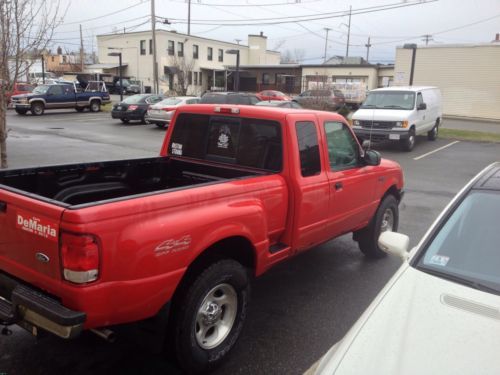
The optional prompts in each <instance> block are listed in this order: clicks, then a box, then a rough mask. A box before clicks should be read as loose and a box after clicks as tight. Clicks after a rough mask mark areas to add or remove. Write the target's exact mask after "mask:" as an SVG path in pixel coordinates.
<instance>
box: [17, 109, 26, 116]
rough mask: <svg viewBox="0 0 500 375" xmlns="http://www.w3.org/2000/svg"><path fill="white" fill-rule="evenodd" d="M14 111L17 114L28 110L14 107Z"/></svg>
mask: <svg viewBox="0 0 500 375" xmlns="http://www.w3.org/2000/svg"><path fill="white" fill-rule="evenodd" d="M15 111H16V113H17V114H18V115H25V114H26V113H27V112H28V110H27V109H20V108H16V109H15Z"/></svg>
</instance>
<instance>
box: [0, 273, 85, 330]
mask: <svg viewBox="0 0 500 375" xmlns="http://www.w3.org/2000/svg"><path fill="white" fill-rule="evenodd" d="M0 297H1V298H0V322H3V323H7V324H17V325H19V326H21V327H23V328H25V329H26V330H28V331H29V332H31V333H32V334H34V335H37V333H38V328H41V329H43V330H45V331H48V332H50V333H53V334H54V335H56V336H59V337H62V338H65V339H71V338H74V337H77V336H78V335H79V334H80V333H81V332H82V330H83V326H84V323H85V320H86V314H85V313H84V312H80V311H74V310H70V309H68V308H66V307H64V306H63V305H62V304H60V303H59V302H58V301H57V300H56V299H54V298H52V297H50V296H48V295H46V294H44V293H42V292H39V291H38V290H35V289H34V288H32V287H30V286H29V285H26V284H22V283H20V282H19V281H17V280H16V279H14V278H12V277H10V276H8V275H6V274H4V273H0Z"/></svg>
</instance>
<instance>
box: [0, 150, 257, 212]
mask: <svg viewBox="0 0 500 375" xmlns="http://www.w3.org/2000/svg"><path fill="white" fill-rule="evenodd" d="M260 174H265V172H259V171H249V170H243V169H238V168H232V167H222V166H217V165H209V164H205V163H197V162H195V161H193V162H191V161H186V160H178V159H175V158H171V157H155V158H145V159H132V160H118V161H107V162H96V163H86V164H69V165H61V166H48V167H38V168H25V169H19V170H10V171H4V172H0V188H3V189H6V190H9V191H14V192H16V193H20V194H23V195H28V196H32V197H34V198H36V199H41V200H44V201H49V202H50V203H53V204H56V205H59V206H63V207H68V206H73V205H93V204H96V203H97V202H101V201H108V200H116V199H120V198H125V197H130V196H132V195H144V194H152V193H155V192H160V191H161V192H163V191H168V190H173V189H185V188H189V187H191V186H196V185H201V184H210V183H217V182H222V181H226V180H229V179H235V178H243V177H249V176H255V175H260Z"/></svg>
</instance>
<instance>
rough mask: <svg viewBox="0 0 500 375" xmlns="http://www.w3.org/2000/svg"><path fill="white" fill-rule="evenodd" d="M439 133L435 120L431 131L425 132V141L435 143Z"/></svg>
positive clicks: (437, 123)
mask: <svg viewBox="0 0 500 375" xmlns="http://www.w3.org/2000/svg"><path fill="white" fill-rule="evenodd" d="M438 132H439V120H436V124H435V125H434V127H433V128H432V130H431V131H429V132H427V139H428V140H429V141H435V140H436V138H437V136H438Z"/></svg>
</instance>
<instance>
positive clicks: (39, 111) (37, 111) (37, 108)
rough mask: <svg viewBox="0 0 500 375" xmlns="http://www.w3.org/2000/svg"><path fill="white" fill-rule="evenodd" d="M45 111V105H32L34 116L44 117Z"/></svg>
mask: <svg viewBox="0 0 500 375" xmlns="http://www.w3.org/2000/svg"><path fill="white" fill-rule="evenodd" d="M44 111H45V107H44V105H43V103H40V102H36V103H33V104H31V113H32V114H33V115H34V116H41V115H43V112H44Z"/></svg>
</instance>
